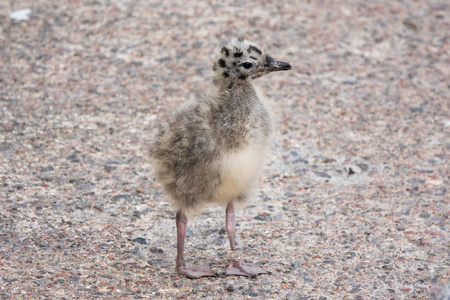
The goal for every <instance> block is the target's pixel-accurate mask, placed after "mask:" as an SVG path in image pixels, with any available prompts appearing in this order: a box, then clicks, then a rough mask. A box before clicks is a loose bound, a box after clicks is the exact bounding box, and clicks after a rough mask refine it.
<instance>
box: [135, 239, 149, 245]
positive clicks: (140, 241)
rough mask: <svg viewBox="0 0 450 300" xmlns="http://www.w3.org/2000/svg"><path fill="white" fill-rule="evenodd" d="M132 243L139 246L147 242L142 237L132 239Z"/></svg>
mask: <svg viewBox="0 0 450 300" xmlns="http://www.w3.org/2000/svg"><path fill="white" fill-rule="evenodd" d="M132 241H133V242H135V243H138V244H141V245H147V241H146V240H145V239H144V238H143V237H137V238H134V239H132Z"/></svg>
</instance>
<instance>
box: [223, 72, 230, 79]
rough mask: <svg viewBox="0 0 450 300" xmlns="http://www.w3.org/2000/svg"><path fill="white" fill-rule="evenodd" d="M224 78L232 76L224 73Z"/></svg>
mask: <svg viewBox="0 0 450 300" xmlns="http://www.w3.org/2000/svg"><path fill="white" fill-rule="evenodd" d="M222 75H223V77H225V78H227V77H230V74H228V72H223V74H222Z"/></svg>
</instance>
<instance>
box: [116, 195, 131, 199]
mask: <svg viewBox="0 0 450 300" xmlns="http://www.w3.org/2000/svg"><path fill="white" fill-rule="evenodd" d="M128 198H130V195H128V194H120V195H115V196H114V197H112V199H113V200H120V199H128Z"/></svg>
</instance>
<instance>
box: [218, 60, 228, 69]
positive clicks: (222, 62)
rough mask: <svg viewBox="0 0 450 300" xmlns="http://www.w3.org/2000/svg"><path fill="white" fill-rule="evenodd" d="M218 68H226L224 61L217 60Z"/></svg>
mask: <svg viewBox="0 0 450 300" xmlns="http://www.w3.org/2000/svg"><path fill="white" fill-rule="evenodd" d="M219 66H221V67H222V68H226V67H227V63H226V62H225V60H223V59H222V58H221V59H219Z"/></svg>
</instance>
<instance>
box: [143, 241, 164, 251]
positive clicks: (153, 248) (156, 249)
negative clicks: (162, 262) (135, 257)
mask: <svg viewBox="0 0 450 300" xmlns="http://www.w3.org/2000/svg"><path fill="white" fill-rule="evenodd" d="M145 243H146V244H147V242H145ZM150 252H151V253H164V250H163V249H160V248H156V247H151V248H150Z"/></svg>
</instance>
